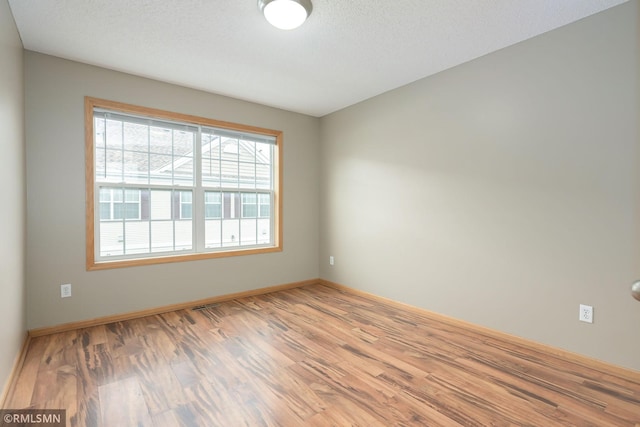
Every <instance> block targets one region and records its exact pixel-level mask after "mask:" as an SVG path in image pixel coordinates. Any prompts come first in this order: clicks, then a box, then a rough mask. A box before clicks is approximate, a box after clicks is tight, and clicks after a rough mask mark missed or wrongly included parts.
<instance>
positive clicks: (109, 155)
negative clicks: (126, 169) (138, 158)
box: [100, 150, 123, 182]
mask: <svg viewBox="0 0 640 427" xmlns="http://www.w3.org/2000/svg"><path fill="white" fill-rule="evenodd" d="M105 156H106V159H105V161H106V172H105V175H104V179H101V180H100V182H105V181H108V182H122V168H123V164H122V163H123V162H122V151H117V150H106V152H105Z"/></svg>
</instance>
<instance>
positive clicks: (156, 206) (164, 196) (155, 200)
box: [150, 190, 171, 220]
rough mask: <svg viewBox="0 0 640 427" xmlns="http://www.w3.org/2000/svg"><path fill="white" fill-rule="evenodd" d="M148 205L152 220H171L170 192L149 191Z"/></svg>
mask: <svg viewBox="0 0 640 427" xmlns="http://www.w3.org/2000/svg"><path fill="white" fill-rule="evenodd" d="M150 205H151V209H150V217H151V219H152V220H160V219H171V190H151V196H150Z"/></svg>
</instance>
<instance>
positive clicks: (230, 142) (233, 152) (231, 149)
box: [221, 138, 238, 163]
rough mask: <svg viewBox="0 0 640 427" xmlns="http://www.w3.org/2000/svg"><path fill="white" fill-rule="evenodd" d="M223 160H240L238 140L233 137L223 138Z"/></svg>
mask: <svg viewBox="0 0 640 427" xmlns="http://www.w3.org/2000/svg"><path fill="white" fill-rule="evenodd" d="M221 157H222V159H223V160H230V161H233V162H236V163H237V162H238V140H237V139H231V138H223V139H222V153H221Z"/></svg>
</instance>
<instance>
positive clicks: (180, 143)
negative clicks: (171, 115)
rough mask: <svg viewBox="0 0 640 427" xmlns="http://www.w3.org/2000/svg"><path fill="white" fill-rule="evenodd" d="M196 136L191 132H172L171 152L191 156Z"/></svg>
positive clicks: (176, 154)
mask: <svg viewBox="0 0 640 427" xmlns="http://www.w3.org/2000/svg"><path fill="white" fill-rule="evenodd" d="M195 141H196V138H195V134H194V133H193V132H188V131H180V130H179V131H174V132H173V154H174V155H175V156H193V147H194V144H195Z"/></svg>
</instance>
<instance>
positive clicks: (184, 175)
mask: <svg viewBox="0 0 640 427" xmlns="http://www.w3.org/2000/svg"><path fill="white" fill-rule="evenodd" d="M173 167H174V171H173V181H174V183H175V184H177V185H189V186H191V185H193V175H194V174H193V158H192V157H176V158H175V162H174V164H173Z"/></svg>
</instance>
